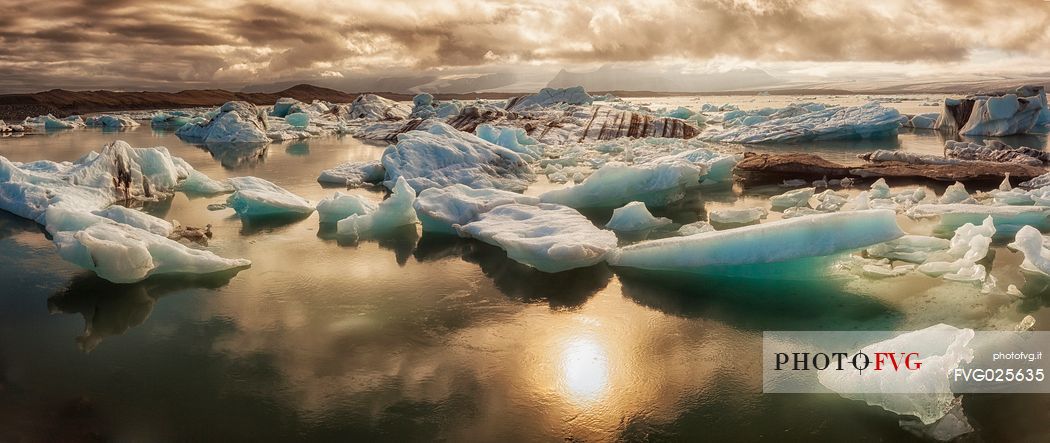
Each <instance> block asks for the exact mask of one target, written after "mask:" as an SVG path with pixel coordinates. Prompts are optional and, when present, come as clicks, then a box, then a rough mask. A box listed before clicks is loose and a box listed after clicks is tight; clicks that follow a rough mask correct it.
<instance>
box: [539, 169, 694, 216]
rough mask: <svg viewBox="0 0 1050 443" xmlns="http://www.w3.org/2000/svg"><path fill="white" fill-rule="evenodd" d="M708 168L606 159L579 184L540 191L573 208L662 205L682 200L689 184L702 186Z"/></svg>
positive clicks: (545, 199)
mask: <svg viewBox="0 0 1050 443" xmlns="http://www.w3.org/2000/svg"><path fill="white" fill-rule="evenodd" d="M706 172H707V167H706V166H704V165H696V164H694V163H691V162H688V161H674V162H659V163H656V162H654V163H646V164H641V165H634V166H628V165H626V164H623V163H619V162H612V163H606V164H605V165H604V166H602V167H601V168H599V169H598V170H597V171H595V172H594V173H593V174H591V175H590V176H589V177H587V178H586V179H585V180H583V182H582V183H580V184H578V185H575V186H569V187H567V188H562V189H555V190H551V191H547V192H545V193H543V194H541V195H540V201H542V202H544V203H557V204H561V205H565V206H570V207H573V208H615V207H618V206H622V205H625V204H627V203H630V202H632V201H640V202H642V203H645V205H646V206H651V207H663V206H667V205H668V204H671V203H674V202H676V201H678V200H681V199H682V198H683V197H684V196H685V190H686V189H687V188H690V187H695V186H699V184H700V176H701V175H703V174H705V173H706Z"/></svg>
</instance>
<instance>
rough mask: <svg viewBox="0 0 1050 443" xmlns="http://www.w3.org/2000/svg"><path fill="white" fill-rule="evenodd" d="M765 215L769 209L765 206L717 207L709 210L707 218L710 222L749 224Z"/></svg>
mask: <svg viewBox="0 0 1050 443" xmlns="http://www.w3.org/2000/svg"><path fill="white" fill-rule="evenodd" d="M767 215H769V211H768V210H766V208H741V209H719V210H716V211H711V212H710V213H709V214H708V216H707V218H708V221H710V222H711V223H719V224H751V223H757V222H758V221H759V220H761V219H763V218H766V216H767Z"/></svg>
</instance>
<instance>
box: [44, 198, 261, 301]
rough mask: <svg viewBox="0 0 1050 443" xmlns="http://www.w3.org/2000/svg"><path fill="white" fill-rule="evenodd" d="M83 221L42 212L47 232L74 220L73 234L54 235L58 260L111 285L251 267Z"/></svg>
mask: <svg viewBox="0 0 1050 443" xmlns="http://www.w3.org/2000/svg"><path fill="white" fill-rule="evenodd" d="M86 216H87V214H86V213H83V212H79V211H75V210H67V209H61V208H51V209H49V210H48V211H47V219H48V225H49V226H51V227H56V226H62V225H71V224H73V223H70V222H69V221H66V220H62V219H64V218H69V217H74V218H77V219H79V220H78V222H77V223H75V224H77V225H79V226H76V229H75V230H56V231H55V232H53V235H54V242H55V246H57V247H58V254H59V255H60V256H61V257H62V258H63V259H65V260H67V261H70V262H72V263H74V264H76V265H77V266H80V267H82V268H84V269H88V270H91V271H94V272H95V273H96V274H98V276H99V277H102V278H104V279H106V280H109V281H111V282H114V283H134V282H137V281H141V280H144V279H146V278H147V277H150V276H153V275H158V274H181V273H193V274H206V273H212V272H219V271H225V270H229V269H238V268H244V267H248V266H250V265H251V262H250V261H248V260H244V259H226V258H222V257H219V256H218V255H215V254H214V253H212V252H210V251H205V250H199V249H192V248H189V247H187V246H185V245H183V244H181V243H179V242H177V241H174V240H170V239H168V238H167V237H165V236H162V235H158V234H155V233H152V232H149V231H146V230H143V229H139V228H136V227H134V226H131V225H127V224H121V223H117V222H114V221H111V220H107V219H104V218H102V217H97V216H95V218H94V219H91V218H89V217H86ZM85 223H87V225H86V226H85Z"/></svg>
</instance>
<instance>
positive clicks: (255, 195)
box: [226, 177, 314, 217]
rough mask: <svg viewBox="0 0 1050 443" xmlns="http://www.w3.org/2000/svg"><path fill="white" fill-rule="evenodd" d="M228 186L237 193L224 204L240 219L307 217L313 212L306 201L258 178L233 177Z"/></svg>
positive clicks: (312, 208)
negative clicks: (285, 216) (298, 215)
mask: <svg viewBox="0 0 1050 443" xmlns="http://www.w3.org/2000/svg"><path fill="white" fill-rule="evenodd" d="M229 182H230V184H231V185H232V186H233V188H234V189H236V190H237V191H236V192H234V193H233V195H231V196H230V197H229V198H227V199H226V203H227V204H228V205H229V206H230V207H231V208H233V210H234V211H237V215H240V216H241V217H267V216H275V215H292V214H300V215H308V214H310V213H312V212H314V207H313V205H311V204H310V202H308V201H306V199H304V198H302V197H300V196H298V195H295V194H292V193H291V192H288V191H287V190H285V189H284V188H282V187H280V186H277V185H275V184H273V183H271V182H269V181H266V180H264V179H261V178H258V177H234V178H231V179H229Z"/></svg>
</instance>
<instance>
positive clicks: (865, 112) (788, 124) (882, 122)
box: [702, 102, 901, 143]
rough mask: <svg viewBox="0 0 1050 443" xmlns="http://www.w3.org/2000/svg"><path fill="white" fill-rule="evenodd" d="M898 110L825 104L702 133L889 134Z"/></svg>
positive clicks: (763, 136) (725, 137)
mask: <svg viewBox="0 0 1050 443" xmlns="http://www.w3.org/2000/svg"><path fill="white" fill-rule="evenodd" d="M900 121H901V114H900V112H898V111H897V110H896V109H893V108H886V107H882V106H881V105H879V104H878V103H874V102H872V103H868V104H865V105H862V106H853V107H829V108H826V109H822V110H818V111H812V112H806V113H802V114H800V115H795V116H791V117H784V118H776V119H770V120H767V121H764V122H760V123H756V124H754V125H751V126H737V127H731V128H728V129H726V130H724V131H721V132H714V133H711V134H707V135H702V137H703V138H704V139H705V140H710V141H718V142H729V143H773V142H802V141H817V140H843V139H864V138H879V137H892V136H896V135H897V129H898V128H899V127H900V125H901V124H900Z"/></svg>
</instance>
